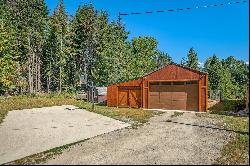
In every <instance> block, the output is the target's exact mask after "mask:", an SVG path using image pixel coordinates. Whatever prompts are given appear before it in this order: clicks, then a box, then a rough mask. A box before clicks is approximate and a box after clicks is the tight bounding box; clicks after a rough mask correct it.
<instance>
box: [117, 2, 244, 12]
mask: <svg viewBox="0 0 250 166" xmlns="http://www.w3.org/2000/svg"><path fill="white" fill-rule="evenodd" d="M246 2H248V1H246V0H243V1H235V2H228V3H220V4H210V5H203V6H195V7H193V8H190V7H187V8H178V9H167V10H157V11H145V12H132V13H120V12H119V15H120V16H128V15H138V14H152V13H163V12H176V11H183V10H191V9H201V8H208V7H209V8H210V7H219V6H229V5H233V4H240V3H246Z"/></svg>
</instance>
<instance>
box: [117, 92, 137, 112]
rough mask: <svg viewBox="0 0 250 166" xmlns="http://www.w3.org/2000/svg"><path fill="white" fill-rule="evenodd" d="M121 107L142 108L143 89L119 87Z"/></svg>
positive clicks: (119, 104)
mask: <svg viewBox="0 0 250 166" xmlns="http://www.w3.org/2000/svg"><path fill="white" fill-rule="evenodd" d="M118 106H119V107H132V108H140V107H141V88H140V87H119V88H118Z"/></svg>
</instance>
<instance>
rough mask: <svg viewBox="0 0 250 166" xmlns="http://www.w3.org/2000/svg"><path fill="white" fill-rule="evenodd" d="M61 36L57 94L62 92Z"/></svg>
mask: <svg viewBox="0 0 250 166" xmlns="http://www.w3.org/2000/svg"><path fill="white" fill-rule="evenodd" d="M62 38H63V37H62V34H61V47H60V58H59V59H60V60H59V61H60V63H59V75H60V78H59V93H61V92H62V64H61V63H62V51H63V48H62V47H63V41H62Z"/></svg>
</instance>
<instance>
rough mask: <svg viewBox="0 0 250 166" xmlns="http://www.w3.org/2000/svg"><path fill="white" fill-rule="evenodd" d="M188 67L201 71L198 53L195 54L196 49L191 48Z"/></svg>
mask: <svg viewBox="0 0 250 166" xmlns="http://www.w3.org/2000/svg"><path fill="white" fill-rule="evenodd" d="M186 67H189V68H191V69H195V70H198V69H199V62H198V57H197V53H196V52H195V50H194V48H193V47H192V48H190V50H189V52H188V60H187V62H186Z"/></svg>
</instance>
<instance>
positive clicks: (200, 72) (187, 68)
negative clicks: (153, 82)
mask: <svg viewBox="0 0 250 166" xmlns="http://www.w3.org/2000/svg"><path fill="white" fill-rule="evenodd" d="M169 65H175V66H178V67H181V68H183V69H186V70H190V71H192V72H194V73H198V74H202V75H205V74H207V73H206V72H202V71H199V70H195V69H192V68H189V67H185V66H182V65H179V64H177V63H170V64H168V65H165V66H162V67H160V68H158V69H156V70H154V71H151V72H149V73H147V74H145V75H144V76H143V77H146V76H149V75H150V74H152V73H154V72H157V71H159V70H161V69H163V68H165V67H167V66H169Z"/></svg>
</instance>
